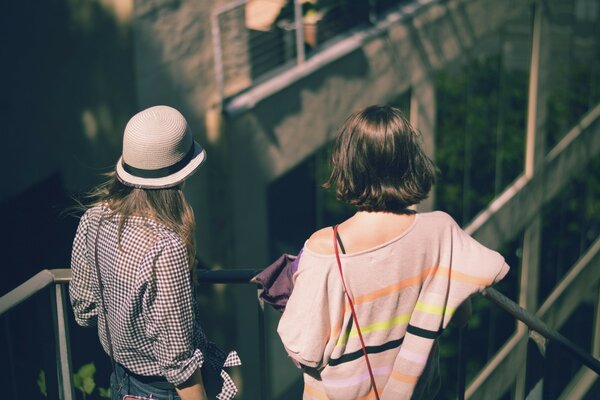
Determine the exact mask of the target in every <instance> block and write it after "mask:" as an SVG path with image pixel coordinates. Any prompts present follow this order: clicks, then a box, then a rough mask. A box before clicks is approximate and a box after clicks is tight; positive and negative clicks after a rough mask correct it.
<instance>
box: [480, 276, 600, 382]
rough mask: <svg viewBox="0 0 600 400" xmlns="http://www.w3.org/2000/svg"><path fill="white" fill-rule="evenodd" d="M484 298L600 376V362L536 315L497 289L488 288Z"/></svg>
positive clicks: (485, 290)
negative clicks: (554, 343) (557, 345)
mask: <svg viewBox="0 0 600 400" xmlns="http://www.w3.org/2000/svg"><path fill="white" fill-rule="evenodd" d="M482 294H483V296H485V297H486V298H487V299H489V300H490V301H491V302H493V303H494V304H496V305H497V306H499V307H500V308H502V309H503V310H504V311H506V312H507V313H509V314H510V315H512V316H513V317H515V318H516V319H518V320H519V321H522V322H524V323H525V325H527V326H528V327H529V328H530V329H532V330H534V331H536V332H538V333H539V334H541V335H542V336H544V337H546V338H548V339H550V340H554V341H555V342H557V343H558V344H560V345H561V346H563V347H564V348H565V349H567V350H568V351H569V352H570V353H571V354H572V355H574V356H575V358H577V359H578V360H580V361H581V362H582V363H583V364H585V365H586V366H587V367H589V368H590V369H592V370H594V371H595V372H596V373H597V374H598V375H600V360H598V359H596V358H594V357H592V356H591V355H590V354H588V353H586V352H585V351H584V350H582V349H581V348H580V347H579V346H577V345H576V344H575V343H573V342H571V341H570V340H569V339H567V338H566V337H564V336H563V335H561V334H560V333H558V332H557V331H555V330H553V329H551V328H550V327H548V325H546V324H545V323H544V321H542V320H541V319H539V318H537V317H536V316H535V315H533V314H531V313H530V312H529V311H527V310H525V309H523V308H521V307H520V306H519V305H518V304H517V303H515V302H514V301H512V300H510V299H509V298H508V297H506V296H504V295H503V294H501V293H500V292H498V291H497V290H496V289H493V288H486V289H484V290H483V292H482Z"/></svg>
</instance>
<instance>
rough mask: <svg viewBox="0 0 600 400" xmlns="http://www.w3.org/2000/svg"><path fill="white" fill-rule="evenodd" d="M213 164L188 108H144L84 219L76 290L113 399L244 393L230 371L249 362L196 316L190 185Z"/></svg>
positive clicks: (75, 301) (77, 307) (74, 261)
mask: <svg viewBox="0 0 600 400" xmlns="http://www.w3.org/2000/svg"><path fill="white" fill-rule="evenodd" d="M205 160H206V152H205V150H204V149H203V148H202V147H201V146H200V145H199V144H198V143H197V142H196V141H194V139H193V137H192V133H191V131H190V129H189V127H188V124H187V121H186V119H185V118H184V117H183V115H181V113H180V112H179V111H177V110H175V109H174V108H171V107H168V106H154V107H150V108H148V109H146V110H143V111H141V112H139V113H138V114H136V115H134V116H133V117H132V118H131V119H130V120H129V122H128V124H127V126H126V128H125V133H124V137H123V153H122V156H121V157H120V158H119V160H118V162H117V165H116V169H115V171H114V172H112V173H110V174H109V179H108V181H107V182H106V183H104V184H103V185H101V186H99V187H98V188H97V189H96V190H95V191H94V192H93V193H92V199H93V201H92V203H91V204H90V206H89V207H86V208H87V209H86V211H85V213H84V215H83V217H82V218H81V221H80V222H79V226H78V229H77V234H76V236H75V240H74V243H73V250H72V257H71V269H72V277H73V278H72V281H71V284H70V287H69V293H70V297H71V303H72V306H73V311H74V313H75V319H76V320H77V323H78V324H79V325H82V326H97V327H98V335H99V337H100V342H101V344H102V346H103V348H104V350H105V351H106V353H107V354H108V355H109V356H110V358H111V360H112V363H113V373H112V375H111V392H112V399H113V400H116V399H127V398H142V399H143V398H152V399H153V400H160V399H179V398H180V399H182V400H187V399H194V400H198V399H206V398H207V393H208V394H209V395H210V394H211V390H213V391H214V392H215V393H218V396H217V397H218V398H219V399H230V398H232V397H234V396H235V394H236V392H237V388H236V387H235V384H234V383H233V381H232V380H231V378H230V377H229V375H227V373H226V372H225V371H223V370H222V369H223V368H224V367H229V366H234V365H240V360H239V358H238V357H237V354H236V353H235V352H231V353H229V354H226V353H224V352H223V351H221V350H220V349H218V348H217V347H216V346H215V345H214V344H213V343H212V342H210V341H208V340H207V338H206V336H205V334H204V332H203V331H202V328H201V327H200V325H199V322H198V318H197V317H196V303H195V300H194V290H193V279H192V271H193V269H194V267H195V241H194V230H195V220H194V213H193V211H192V209H191V207H190V205H189V204H188V202H187V200H186V198H185V196H184V193H183V191H182V188H183V182H184V181H185V180H186V179H187V178H188V177H189V176H190V175H192V174H193V173H194V172H195V171H196V170H197V169H198V167H200V166H201V165H202V164H203V163H204V161H205ZM213 386H214V388H213ZM132 396H137V397H132Z"/></svg>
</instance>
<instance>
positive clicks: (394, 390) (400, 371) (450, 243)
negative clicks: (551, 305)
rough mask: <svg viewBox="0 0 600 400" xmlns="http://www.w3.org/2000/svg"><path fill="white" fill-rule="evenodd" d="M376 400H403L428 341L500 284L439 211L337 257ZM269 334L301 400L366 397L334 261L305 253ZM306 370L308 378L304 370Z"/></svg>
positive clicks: (496, 260)
mask: <svg viewBox="0 0 600 400" xmlns="http://www.w3.org/2000/svg"><path fill="white" fill-rule="evenodd" d="M340 256H341V260H342V267H343V270H344V279H345V280H346V285H347V287H348V291H349V292H350V296H351V297H352V299H353V302H354V305H355V309H356V313H357V317H358V321H359V323H360V326H361V331H362V334H363V337H364V339H365V345H366V346H367V351H368V353H369V360H370V362H371V366H372V368H373V373H374V375H375V380H376V384H377V388H378V391H379V394H380V397H381V399H386V400H388V399H393V400H398V399H410V398H411V396H413V393H415V387H416V384H417V381H418V380H419V377H420V376H421V374H422V373H423V371H424V368H425V365H426V363H427V359H428V357H429V354H430V352H431V349H432V347H433V345H434V341H435V339H436V338H437V337H438V335H439V334H440V332H441V331H442V330H443V329H444V328H445V327H446V326H447V324H448V322H449V321H450V318H451V317H452V314H453V312H454V311H455V310H456V308H457V307H458V306H459V305H460V304H461V303H462V302H463V301H464V300H465V299H467V297H469V295H471V294H473V293H475V292H477V291H480V290H482V289H483V288H485V287H486V286H489V285H491V284H493V283H495V282H497V281H499V280H500V279H502V278H503V277H504V275H505V274H506V273H507V272H508V269H509V268H508V265H507V264H506V263H505V262H504V258H503V257H502V256H501V255H500V254H498V253H497V252H495V251H492V250H490V249H488V248H486V247H484V246H482V245H481V244H479V243H478V242H476V241H475V240H474V239H473V238H471V237H470V236H469V235H467V234H466V233H465V232H464V231H463V230H462V229H461V228H460V227H459V226H458V224H457V223H456V222H455V221H454V220H453V219H452V218H451V217H450V216H449V215H448V214H445V213H443V212H432V213H424V214H417V217H416V218H415V220H414V222H413V224H412V225H411V226H410V228H409V229H407V230H406V231H405V232H404V233H403V234H402V235H401V236H399V237H396V238H395V239H393V240H391V241H389V242H387V243H384V244H382V245H379V246H377V247H375V248H373V249H370V250H366V251H361V252H358V253H352V254H347V255H340ZM293 279H294V290H293V292H292V295H291V296H290V299H289V301H288V303H287V307H286V309H285V312H284V313H283V315H282V317H281V320H280V322H279V327H278V333H279V335H280V337H281V340H282V342H283V345H284V347H285V349H286V351H287V352H288V354H289V355H290V357H292V358H293V359H294V360H296V361H297V362H299V363H300V364H302V365H305V366H307V367H312V368H314V369H315V370H314V371H313V370H312V368H310V369H307V370H306V372H305V373H304V383H305V385H304V399H330V400H335V399H374V398H375V395H374V392H373V390H372V387H371V381H370V378H369V374H368V370H367V366H366V362H365V360H364V356H363V354H362V349H361V345H360V340H359V338H358V333H357V331H356V329H355V327H354V326H353V325H354V324H353V322H352V315H351V313H350V308H349V305H348V303H347V301H346V299H345V296H344V292H343V289H342V283H341V280H340V275H339V271H338V267H337V263H336V261H335V256H334V255H323V254H317V253H314V252H312V251H311V250H309V249H307V248H306V247H305V248H304V251H303V254H302V258H301V260H300V265H299V267H298V271H297V272H296V273H295V274H294V277H293ZM310 371H312V372H310Z"/></svg>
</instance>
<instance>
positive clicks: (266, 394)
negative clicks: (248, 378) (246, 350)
mask: <svg viewBox="0 0 600 400" xmlns="http://www.w3.org/2000/svg"><path fill="white" fill-rule="evenodd" d="M257 304H258V307H257V309H258V360H259V369H260V372H259V374H260V398H261V399H264V400H269V399H270V398H271V396H270V393H271V389H270V388H269V373H270V371H269V368H268V365H269V360H268V355H267V343H266V342H267V340H266V330H265V311H264V309H263V304H262V303H261V302H260V300H259V301H258V302H257Z"/></svg>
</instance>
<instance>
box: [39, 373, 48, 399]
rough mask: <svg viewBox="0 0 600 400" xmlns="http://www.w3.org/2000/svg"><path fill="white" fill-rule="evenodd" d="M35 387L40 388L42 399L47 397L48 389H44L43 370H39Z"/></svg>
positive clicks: (44, 374) (44, 377)
mask: <svg viewBox="0 0 600 400" xmlns="http://www.w3.org/2000/svg"><path fill="white" fill-rule="evenodd" d="M37 385H38V387H39V388H40V393H42V394H43V395H44V397H48V389H47V388H46V371H44V370H43V369H42V370H40V374H39V375H38V379H37Z"/></svg>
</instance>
